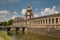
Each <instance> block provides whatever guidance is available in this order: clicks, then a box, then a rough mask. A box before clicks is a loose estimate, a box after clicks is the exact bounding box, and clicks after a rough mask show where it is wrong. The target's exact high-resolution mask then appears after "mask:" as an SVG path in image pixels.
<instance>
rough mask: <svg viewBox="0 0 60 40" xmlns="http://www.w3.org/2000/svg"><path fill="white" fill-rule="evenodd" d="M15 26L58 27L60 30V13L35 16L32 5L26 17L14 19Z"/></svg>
mask: <svg viewBox="0 0 60 40" xmlns="http://www.w3.org/2000/svg"><path fill="white" fill-rule="evenodd" d="M13 26H23V27H24V26H25V27H33V28H57V29H59V30H60V13H57V14H52V15H47V16H40V17H34V14H33V12H32V9H31V7H30V5H28V8H27V10H26V13H25V17H24V18H20V17H17V18H15V19H14V23H13Z"/></svg>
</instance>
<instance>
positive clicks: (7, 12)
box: [0, 10, 9, 14]
mask: <svg viewBox="0 0 60 40" xmlns="http://www.w3.org/2000/svg"><path fill="white" fill-rule="evenodd" d="M0 14H9V11H7V10H3V11H1V10H0Z"/></svg>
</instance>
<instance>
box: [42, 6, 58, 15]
mask: <svg viewBox="0 0 60 40" xmlns="http://www.w3.org/2000/svg"><path fill="white" fill-rule="evenodd" d="M57 13H59V12H58V11H57V10H56V6H53V7H52V8H45V9H43V10H42V11H41V16H45V15H51V14H57Z"/></svg>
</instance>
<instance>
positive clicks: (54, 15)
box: [31, 13, 60, 20]
mask: <svg viewBox="0 0 60 40" xmlns="http://www.w3.org/2000/svg"><path fill="white" fill-rule="evenodd" d="M58 16H60V13H58V14H52V15H46V16H40V17H34V18H31V20H32V19H39V18H49V17H58Z"/></svg>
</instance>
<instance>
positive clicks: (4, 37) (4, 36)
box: [0, 31, 12, 40]
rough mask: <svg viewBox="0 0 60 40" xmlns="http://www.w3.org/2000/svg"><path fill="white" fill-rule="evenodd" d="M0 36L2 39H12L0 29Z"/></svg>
mask: <svg viewBox="0 0 60 40" xmlns="http://www.w3.org/2000/svg"><path fill="white" fill-rule="evenodd" d="M0 36H1V37H2V38H3V39H4V40H12V38H11V37H9V36H8V35H6V34H5V33H4V32H2V31H0Z"/></svg>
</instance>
